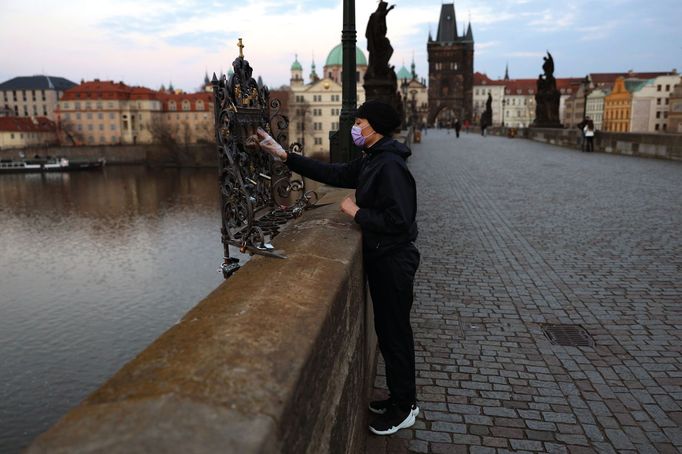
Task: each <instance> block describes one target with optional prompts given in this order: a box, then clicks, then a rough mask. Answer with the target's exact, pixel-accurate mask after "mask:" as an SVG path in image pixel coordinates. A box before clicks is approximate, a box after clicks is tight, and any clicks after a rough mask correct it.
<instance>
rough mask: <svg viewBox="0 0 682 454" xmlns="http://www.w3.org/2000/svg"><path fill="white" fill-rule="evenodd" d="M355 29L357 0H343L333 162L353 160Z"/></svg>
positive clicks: (356, 100)
mask: <svg viewBox="0 0 682 454" xmlns="http://www.w3.org/2000/svg"><path fill="white" fill-rule="evenodd" d="M356 38H357V32H356V31H355V0H343V30H342V31H341V42H342V48H343V73H342V75H341V82H342V84H341V85H342V88H343V92H342V95H341V115H340V116H339V130H338V131H335V132H331V133H330V134H329V139H330V142H331V144H330V145H331V150H330V160H331V162H348V161H350V160H351V150H352V149H353V148H354V146H353V142H352V138H351V136H350V130H351V128H352V127H353V123H354V122H355V112H356V109H357V102H358V99H357V81H356V79H355V77H356V76H355V73H356V71H357V67H356V62H355V56H356Z"/></svg>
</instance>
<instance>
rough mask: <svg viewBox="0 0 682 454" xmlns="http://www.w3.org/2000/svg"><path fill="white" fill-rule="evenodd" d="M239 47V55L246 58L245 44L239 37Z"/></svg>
mask: <svg viewBox="0 0 682 454" xmlns="http://www.w3.org/2000/svg"><path fill="white" fill-rule="evenodd" d="M237 47H238V48H239V56H240V57H241V58H244V47H245V46H244V44H243V43H242V39H241V38H239V42H238V43H237Z"/></svg>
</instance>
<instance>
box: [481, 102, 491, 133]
mask: <svg viewBox="0 0 682 454" xmlns="http://www.w3.org/2000/svg"><path fill="white" fill-rule="evenodd" d="M492 124H493V96H492V95H491V94H490V93H488V100H487V101H486V102H485V111H484V112H483V114H482V115H481V134H482V135H485V130H486V128H488V126H492Z"/></svg>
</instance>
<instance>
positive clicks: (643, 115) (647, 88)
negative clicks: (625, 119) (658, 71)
mask: <svg viewBox="0 0 682 454" xmlns="http://www.w3.org/2000/svg"><path fill="white" fill-rule="evenodd" d="M679 83H680V76H679V75H678V74H675V73H673V74H667V75H663V76H658V77H656V78H654V79H649V80H647V81H646V83H644V84H643V86H642V87H641V88H639V90H637V91H635V92H633V94H632V114H631V118H630V131H631V132H666V131H667V129H668V112H669V110H670V108H669V106H670V99H669V98H670V94H671V93H672V92H673V90H674V89H675V85H677V84H679Z"/></svg>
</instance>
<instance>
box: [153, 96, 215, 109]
mask: <svg viewBox="0 0 682 454" xmlns="http://www.w3.org/2000/svg"><path fill="white" fill-rule="evenodd" d="M157 99H158V100H159V101H161V104H162V106H163V111H164V112H206V111H208V110H210V106H209V104H210V103H213V93H209V92H199V93H168V92H158V93H157ZM171 101H175V110H171V109H170V108H169V103H170V102H171ZM183 101H189V102H190V110H189V111H187V110H183V109H182V102H183ZM197 101H203V102H204V106H203V109H197Z"/></svg>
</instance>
